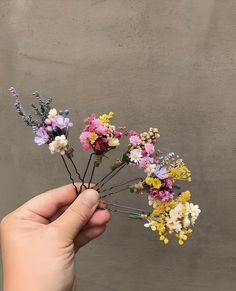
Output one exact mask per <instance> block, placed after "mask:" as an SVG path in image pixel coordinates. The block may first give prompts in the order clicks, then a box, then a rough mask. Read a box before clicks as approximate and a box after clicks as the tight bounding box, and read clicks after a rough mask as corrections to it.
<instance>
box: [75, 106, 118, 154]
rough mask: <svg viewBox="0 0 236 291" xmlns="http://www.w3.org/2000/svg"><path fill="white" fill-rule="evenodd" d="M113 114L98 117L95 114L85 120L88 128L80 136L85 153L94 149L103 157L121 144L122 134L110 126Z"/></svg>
mask: <svg viewBox="0 0 236 291" xmlns="http://www.w3.org/2000/svg"><path fill="white" fill-rule="evenodd" d="M113 115H114V114H113V112H110V113H108V114H103V115H101V116H99V118H97V117H96V115H95V114H94V113H93V114H92V115H91V116H89V117H88V118H86V119H85V120H84V123H85V124H86V127H85V128H84V130H83V132H82V133H81V135H80V141H81V143H82V145H83V149H84V150H85V151H87V150H90V149H92V150H93V151H94V152H95V153H96V154H97V155H103V154H105V153H106V152H108V151H109V150H110V149H113V148H116V147H117V146H118V145H119V144H120V138H121V136H122V132H121V131H120V130H116V127H115V126H114V125H111V124H110V120H111V119H112V117H113Z"/></svg>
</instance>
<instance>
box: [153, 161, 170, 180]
mask: <svg viewBox="0 0 236 291" xmlns="http://www.w3.org/2000/svg"><path fill="white" fill-rule="evenodd" d="M167 173H168V170H167V168H166V167H162V166H161V165H160V164H158V165H157V166H156V170H155V175H156V177H157V178H159V179H160V180H163V179H167V178H168V175H167Z"/></svg>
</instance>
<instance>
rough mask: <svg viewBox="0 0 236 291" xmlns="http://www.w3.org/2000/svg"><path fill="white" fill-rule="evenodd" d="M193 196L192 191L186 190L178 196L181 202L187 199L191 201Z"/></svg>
mask: <svg viewBox="0 0 236 291" xmlns="http://www.w3.org/2000/svg"><path fill="white" fill-rule="evenodd" d="M190 198H191V193H190V191H185V192H182V193H181V195H180V196H179V197H178V200H179V202H181V203H185V202H187V201H189V200H190Z"/></svg>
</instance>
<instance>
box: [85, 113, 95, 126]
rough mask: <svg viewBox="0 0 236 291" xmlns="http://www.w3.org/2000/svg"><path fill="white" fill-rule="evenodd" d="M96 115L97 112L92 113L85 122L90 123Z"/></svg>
mask: <svg viewBox="0 0 236 291" xmlns="http://www.w3.org/2000/svg"><path fill="white" fill-rule="evenodd" d="M95 117H96V115H95V113H92V114H91V115H90V116H89V117H87V118H85V119H84V123H85V124H89V123H90V122H92V120H93V119H94V118H95Z"/></svg>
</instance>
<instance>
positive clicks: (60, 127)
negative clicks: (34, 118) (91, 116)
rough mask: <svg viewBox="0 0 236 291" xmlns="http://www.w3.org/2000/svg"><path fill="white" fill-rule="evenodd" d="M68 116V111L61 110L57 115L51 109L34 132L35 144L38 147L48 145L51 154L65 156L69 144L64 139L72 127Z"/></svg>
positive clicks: (55, 111) (54, 110)
mask: <svg viewBox="0 0 236 291" xmlns="http://www.w3.org/2000/svg"><path fill="white" fill-rule="evenodd" d="M68 114H69V111H68V110H65V111H62V110H61V111H59V113H58V112H57V110H56V109H55V108H53V109H51V110H50V111H49V113H48V116H47V118H46V119H45V120H44V123H43V125H42V126H41V127H39V128H37V129H36V130H35V134H36V135H35V138H34V141H35V143H36V144H38V145H42V144H45V143H46V144H49V150H50V152H51V153H52V154H54V153H60V154H61V155H65V153H66V151H67V149H68V144H69V142H68V140H67V139H66V137H67V136H68V132H69V128H70V127H72V126H73V124H72V122H70V119H69V118H68V117H67V116H68Z"/></svg>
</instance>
